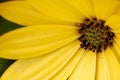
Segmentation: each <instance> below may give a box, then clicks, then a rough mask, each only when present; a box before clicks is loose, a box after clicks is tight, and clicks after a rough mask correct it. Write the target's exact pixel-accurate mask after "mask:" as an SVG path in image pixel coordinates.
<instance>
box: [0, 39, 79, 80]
mask: <svg viewBox="0 0 120 80" xmlns="http://www.w3.org/2000/svg"><path fill="white" fill-rule="evenodd" d="M79 47H80V46H79V41H74V42H72V43H70V44H68V45H66V46H65V47H62V48H60V49H59V50H57V51H55V52H52V53H50V54H48V55H44V56H41V57H35V58H32V59H23V60H18V61H17V62H15V63H14V64H13V65H12V66H10V67H9V68H8V70H7V71H6V72H5V73H4V74H3V76H2V77H1V78H2V80H14V79H16V80H50V78H51V77H52V76H53V75H55V74H56V73H57V72H58V71H60V70H61V68H62V67H64V66H65V64H67V62H68V61H69V60H70V59H71V58H72V56H74V55H75V53H76V51H77V50H78V49H79Z"/></svg>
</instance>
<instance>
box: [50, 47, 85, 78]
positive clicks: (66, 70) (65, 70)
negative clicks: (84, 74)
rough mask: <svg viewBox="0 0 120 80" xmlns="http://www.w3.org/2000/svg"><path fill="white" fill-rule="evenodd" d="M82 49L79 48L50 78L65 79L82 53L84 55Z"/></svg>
mask: <svg viewBox="0 0 120 80" xmlns="http://www.w3.org/2000/svg"><path fill="white" fill-rule="evenodd" d="M84 51H85V50H84V49H79V51H78V52H77V53H75V55H74V56H73V57H72V58H71V59H70V61H69V62H68V63H67V64H66V65H65V66H64V67H63V68H62V69H61V70H60V71H59V72H58V73H57V74H56V75H55V76H53V78H51V80H67V79H68V78H69V77H70V76H71V73H72V72H73V70H74V69H75V67H76V66H77V65H78V63H79V61H80V59H81V57H82V55H84Z"/></svg>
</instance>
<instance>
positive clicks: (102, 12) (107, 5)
mask: <svg viewBox="0 0 120 80" xmlns="http://www.w3.org/2000/svg"><path fill="white" fill-rule="evenodd" d="M93 4H94V9H95V14H96V16H97V17H98V18H100V19H103V20H106V19H107V18H108V17H109V16H111V15H112V14H113V13H114V12H115V11H116V9H117V8H118V6H119V0H93Z"/></svg>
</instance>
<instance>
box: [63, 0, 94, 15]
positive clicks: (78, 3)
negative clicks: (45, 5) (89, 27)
mask: <svg viewBox="0 0 120 80" xmlns="http://www.w3.org/2000/svg"><path fill="white" fill-rule="evenodd" d="M65 1H66V2H67V3H69V4H71V5H72V6H73V7H75V8H76V9H78V10H79V12H82V13H83V14H84V15H85V16H86V17H94V16H95V14H94V10H93V4H92V1H91V0H65Z"/></svg>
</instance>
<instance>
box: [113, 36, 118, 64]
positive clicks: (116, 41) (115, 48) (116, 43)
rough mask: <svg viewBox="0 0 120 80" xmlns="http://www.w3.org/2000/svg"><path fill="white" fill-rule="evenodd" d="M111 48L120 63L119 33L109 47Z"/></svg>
mask: <svg viewBox="0 0 120 80" xmlns="http://www.w3.org/2000/svg"><path fill="white" fill-rule="evenodd" d="M111 50H112V52H113V53H114V55H115V56H116V58H117V60H118V61H119V63H120V34H116V37H115V42H114V44H113V47H111Z"/></svg>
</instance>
